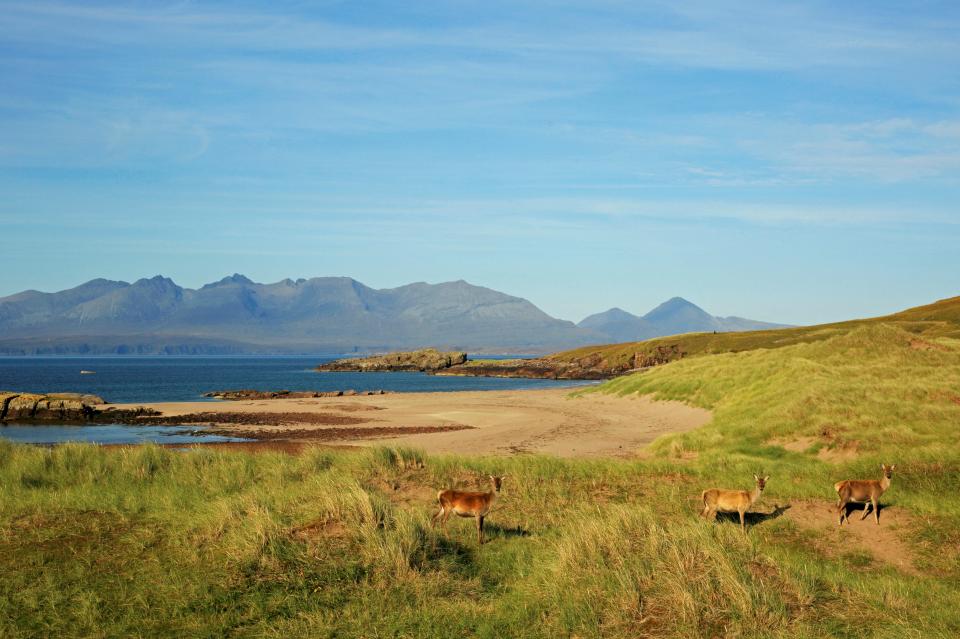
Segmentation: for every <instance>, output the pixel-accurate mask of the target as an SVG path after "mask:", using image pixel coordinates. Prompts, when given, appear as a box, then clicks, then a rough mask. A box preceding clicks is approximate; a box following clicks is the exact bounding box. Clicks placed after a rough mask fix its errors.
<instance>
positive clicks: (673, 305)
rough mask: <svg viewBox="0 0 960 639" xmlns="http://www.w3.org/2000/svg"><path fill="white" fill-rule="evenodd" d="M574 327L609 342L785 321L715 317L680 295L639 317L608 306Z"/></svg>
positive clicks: (742, 328) (761, 327)
mask: <svg viewBox="0 0 960 639" xmlns="http://www.w3.org/2000/svg"><path fill="white" fill-rule="evenodd" d="M577 326H580V327H581V328H587V329H590V330H592V331H594V332H596V333H600V334H601V335H604V336H605V337H606V338H607V341H610V342H636V341H639V340H645V339H650V338H653V337H661V336H664V335H677V334H680V333H705V332H711V333H712V332H713V331H716V332H718V333H727V332H731V331H754V330H767V329H772V328H786V325H785V324H772V323H770V322H758V321H756V320H749V319H744V318H742V317H715V316H713V315H710V314H709V313H707V312H706V311H705V310H703V309H702V308H700V307H699V306H697V305H696V304H693V303H691V302H688V301H687V300H685V299H683V298H682V297H674V298H672V299H669V300H667V301H666V302H664V303H663V304H661V305H660V306H658V307H656V308H655V309H653V310H652V311H650V312H649V313H647V314H646V315H644V316H643V317H638V316H636V315H633V314H632V313H628V312H626V311H624V310H622V309H619V308H611V309H610V310H608V311H604V312H603V313H597V314H596V315H591V316H589V317H587V318H584V319H583V321H581V322H580V323H579V324H577Z"/></svg>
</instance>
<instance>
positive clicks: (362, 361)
mask: <svg viewBox="0 0 960 639" xmlns="http://www.w3.org/2000/svg"><path fill="white" fill-rule="evenodd" d="M466 361H467V354H466V353H462V352H455V351H451V352H442V351H438V350H436V349H435V348H425V349H423V350H419V351H407V352H402V353H388V354H386V355H375V356H373V357H356V358H347V359H338V360H336V361H334V362H330V363H328V364H321V365H320V366H317V370H318V371H321V372H346V371H352V372H371V371H420V372H434V371H440V370H444V369H447V368H450V367H451V366H457V365H459V364H463V363H464V362H466Z"/></svg>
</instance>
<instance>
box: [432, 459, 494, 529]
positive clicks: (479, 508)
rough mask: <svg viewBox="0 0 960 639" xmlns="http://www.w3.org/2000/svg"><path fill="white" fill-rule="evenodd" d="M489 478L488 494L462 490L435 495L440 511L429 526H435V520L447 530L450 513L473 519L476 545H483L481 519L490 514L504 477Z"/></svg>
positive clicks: (491, 476)
mask: <svg viewBox="0 0 960 639" xmlns="http://www.w3.org/2000/svg"><path fill="white" fill-rule="evenodd" d="M489 477H490V488H491V490H490V491H489V492H485V493H481V492H472V491H463V490H441V491H440V492H439V493H437V501H438V502H440V511H439V512H438V513H437V514H436V515H434V516H433V519H432V520H431V521H430V525H431V526H435V525H436V523H437V520H438V519H439V520H440V523H441V525H442V526H443V529H444V530H446V529H447V519H449V518H450V514H451V513H455V514H457V515H458V516H460V517H474V518H476V520H477V543H478V544H483V518H484V517H486V516H487V513H489V512H490V507H491V506H493V501H494V500H495V499H496V498H497V493H499V492H500V485H501V482H503V480H504V479H505V478H506V475H503V476H501V477H495V476H493V475H489ZM441 518H442V519H441Z"/></svg>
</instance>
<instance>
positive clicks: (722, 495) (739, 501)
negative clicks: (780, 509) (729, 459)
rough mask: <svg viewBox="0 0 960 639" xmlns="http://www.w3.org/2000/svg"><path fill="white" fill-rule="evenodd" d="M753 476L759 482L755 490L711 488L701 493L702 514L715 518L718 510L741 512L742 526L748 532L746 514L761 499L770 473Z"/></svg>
mask: <svg viewBox="0 0 960 639" xmlns="http://www.w3.org/2000/svg"><path fill="white" fill-rule="evenodd" d="M753 478H754V480H756V482H757V485H756V486H755V487H754V488H753V490H724V489H722V488H711V489H709V490H705V491H703V493H702V494H701V495H700V497H701V499H703V511H702V512H701V513H700V516H702V517H706V518H707V519H711V520H714V519H716V518H717V513H718V512H722V513H740V528H741V529H742V530H743V531H744V532H746V530H747V525H746V522H745V520H744V514H745V513H746V512H747V511H748V510H749V509H750V506H752V505H753V504H754V502H756V501H757V500H758V499H760V493H762V492H763V489H764V487H765V486H766V485H767V480H768V479H770V475H767V476H766V477H759V476H757V475H754V476H753Z"/></svg>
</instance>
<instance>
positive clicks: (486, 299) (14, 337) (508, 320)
mask: <svg viewBox="0 0 960 639" xmlns="http://www.w3.org/2000/svg"><path fill="white" fill-rule="evenodd" d="M775 326H778V325H775V324H765V323H762V322H753V321H751V320H744V319H741V318H718V317H713V316H711V315H709V314H707V313H706V312H705V311H703V310H702V309H700V308H699V307H697V306H696V305H694V304H691V303H690V302H687V301H686V300H683V299H681V298H674V299H672V300H670V301H668V302H665V303H664V304H662V305H660V306H659V307H657V308H656V309H654V310H653V311H651V312H650V313H648V314H646V315H644V316H643V317H637V316H635V315H631V314H629V313H626V312H625V311H621V310H620V309H611V310H609V311H606V312H605V313H600V314H598V315H592V316H590V317H588V318H586V319H585V320H583V321H582V322H580V324H579V325H578V324H574V323H572V322H568V321H565V320H560V319H556V318H553V317H551V316H550V315H548V314H546V313H545V312H543V311H542V310H540V309H539V308H537V307H536V306H534V305H533V304H532V303H530V302H529V301H527V300H525V299H522V298H519V297H514V296H511V295H507V294H505V293H501V292H498V291H494V290H492V289H489V288H484V287H481V286H474V285H472V284H469V283H467V282H464V281H462V280H460V281H456V282H445V283H441V284H426V283H423V282H418V283H414V284H408V285H406V286H400V287H398V288H392V289H373V288H370V287H368V286H365V285H364V284H362V283H360V282H358V281H356V280H353V279H351V278H348V277H317V278H311V279H298V280H290V279H286V280H282V281H280V282H276V283H273V284H259V283H256V282H253V281H251V280H250V279H248V278H246V277H244V276H243V275H239V274H235V275H232V276H229V277H225V278H223V279H222V280H220V281H218V282H213V283H210V284H206V285H205V286H202V287H201V288H199V289H189V288H183V287H181V286H178V285H177V284H176V283H175V282H173V280H171V279H169V278H166V277H163V276H160V275H158V276H156V277H152V278H144V279H140V280H137V281H136V282H134V283H132V284H131V283H127V282H121V281H112V280H106V279H96V280H91V281H89V282H87V283H85V284H82V285H80V286H77V287H75V288H72V289H68V290H65V291H59V292H57V293H43V292H40V291H33V290H29V291H23V292H22V293H17V294H15V295H10V296H8V297H3V298H0V354H8V355H44V354H88V355H93V354H151V355H152V354H168V355H178V354H209V355H212V354H241V353H258V354H266V353H278V354H280V353H310V354H321V353H323V354H342V353H349V352H373V351H385V350H395V349H404V348H419V347H423V346H436V347H441V348H450V349H462V350H469V351H471V352H512V353H518V352H531V353H532V352H547V351H551V350H558V349H562V348H570V347H575V346H581V345H585V344H597V343H604V342H611V341H627V340H637V339H645V338H647V337H654V336H659V335H669V334H673V333H678V332H689V331H712V330H717V331H729V330H745V329H748V328H749V329H755V328H772V327H775Z"/></svg>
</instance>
